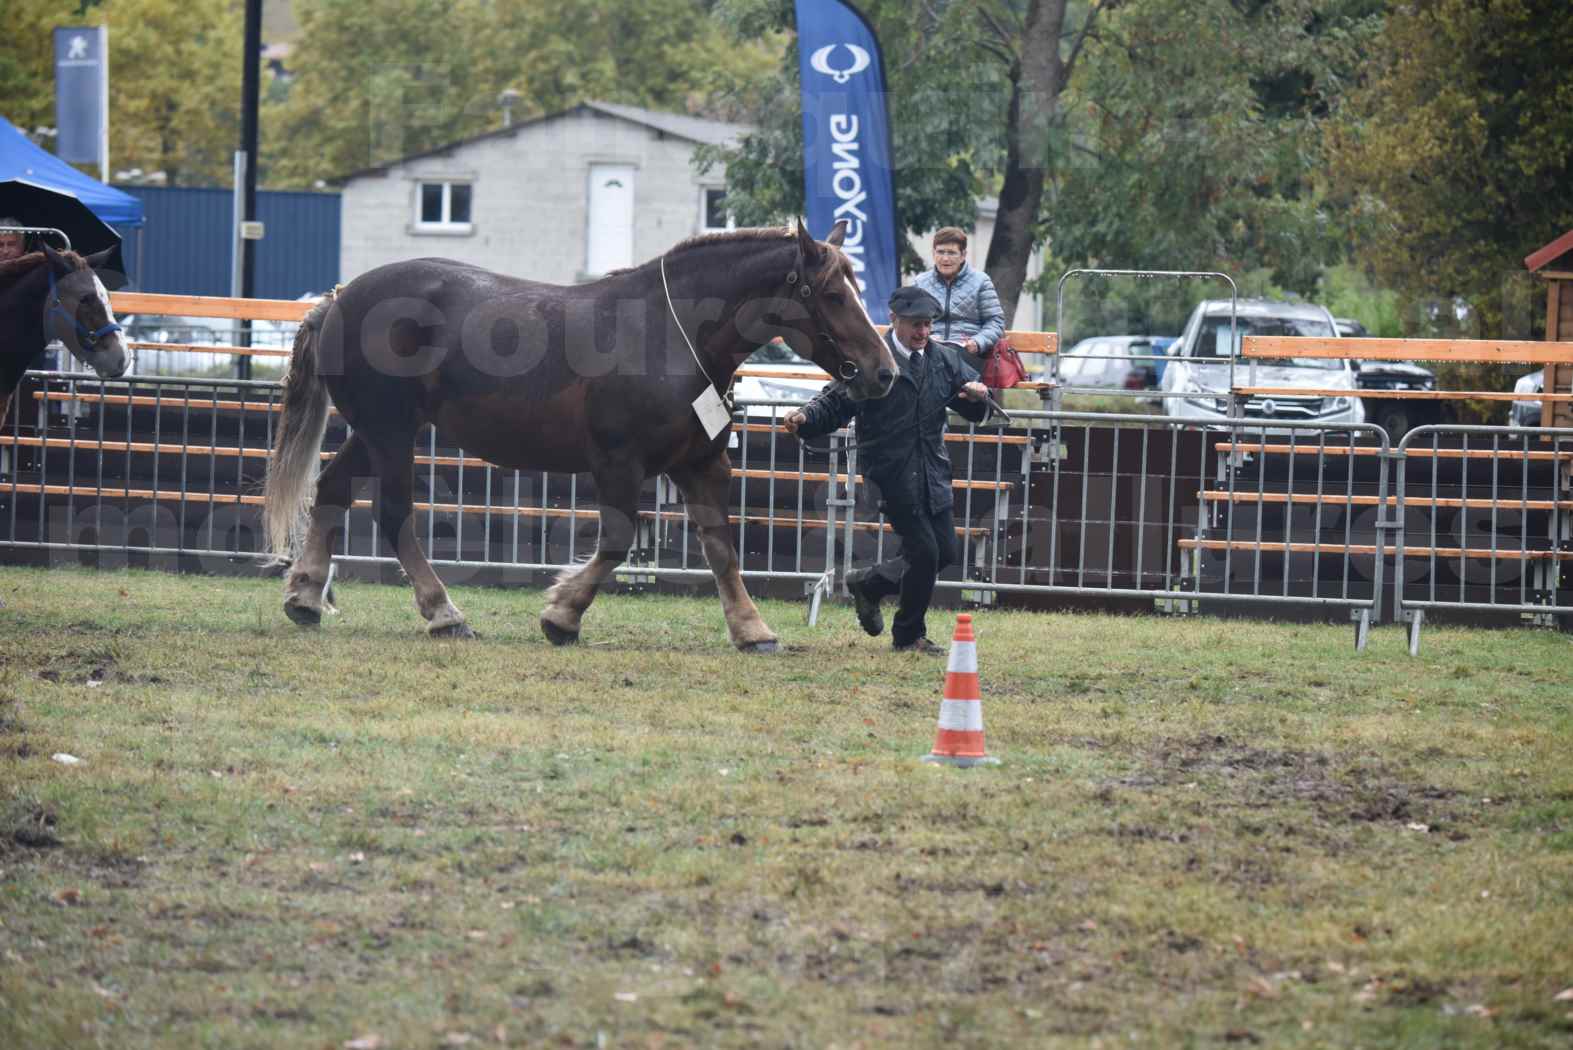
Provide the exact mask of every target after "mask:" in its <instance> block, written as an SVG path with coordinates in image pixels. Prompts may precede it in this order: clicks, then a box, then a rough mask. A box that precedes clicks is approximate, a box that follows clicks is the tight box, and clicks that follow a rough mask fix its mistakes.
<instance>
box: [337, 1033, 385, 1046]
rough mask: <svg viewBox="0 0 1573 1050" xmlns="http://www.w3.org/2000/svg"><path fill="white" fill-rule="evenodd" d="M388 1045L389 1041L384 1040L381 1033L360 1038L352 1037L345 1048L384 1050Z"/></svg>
mask: <svg viewBox="0 0 1573 1050" xmlns="http://www.w3.org/2000/svg"><path fill="white" fill-rule="evenodd" d="M387 1045H388V1044H387V1043H385V1042H383V1039H382V1036H380V1035H376V1034H372V1035H363V1036H361V1037H360V1038H358V1039H351V1040H349V1041H348V1042H346V1043H345V1044H344V1050H382V1048H383V1047H385V1046H387Z"/></svg>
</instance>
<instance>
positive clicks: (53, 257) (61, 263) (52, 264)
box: [38, 242, 71, 274]
mask: <svg viewBox="0 0 1573 1050" xmlns="http://www.w3.org/2000/svg"><path fill="white" fill-rule="evenodd" d="M38 247H39V248H40V249H42V250H43V253H44V258H45V259H47V260H48V261H49V268H50V269H51V270H54V271H55V273H57V274H63V273H68V272H70V270H71V264H70V263H68V262H66V258H65V256H63V255H61V254H60V253H59V252H57V251H55V250H54V249H53V248H51V247H50V246H49V244H48V243H47V242H43V243H40V244H39V246H38Z"/></svg>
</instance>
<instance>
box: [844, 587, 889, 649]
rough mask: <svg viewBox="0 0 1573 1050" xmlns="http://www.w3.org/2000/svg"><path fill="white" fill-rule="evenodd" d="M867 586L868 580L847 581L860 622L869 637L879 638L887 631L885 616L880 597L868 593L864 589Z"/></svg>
mask: <svg viewBox="0 0 1573 1050" xmlns="http://www.w3.org/2000/svg"><path fill="white" fill-rule="evenodd" d="M866 586H868V583H867V581H866V580H861V579H859V580H848V581H847V590H849V591H851V592H852V604H853V606H854V607H856V609H857V614H858V623H859V624H860V625H861V626H862V628H863V631H864V633H866V634H867V635H868V636H869V637H871V638H878V637H879V636H880V635H881V634H884V633H885V617H884V616H883V615H882V614H881V613H880V611H879V599H878V598H876V597H874V596H873V595H872V594H869V593H867V592H866V591H865V590H864V588H865V587H866Z"/></svg>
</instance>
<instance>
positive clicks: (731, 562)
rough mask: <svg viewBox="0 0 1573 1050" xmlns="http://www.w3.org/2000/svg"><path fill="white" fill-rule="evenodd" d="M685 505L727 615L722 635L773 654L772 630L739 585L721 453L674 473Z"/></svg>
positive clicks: (725, 460) (728, 480) (727, 466)
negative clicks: (706, 461) (685, 500)
mask: <svg viewBox="0 0 1573 1050" xmlns="http://www.w3.org/2000/svg"><path fill="white" fill-rule="evenodd" d="M671 477H672V480H673V481H675V482H677V485H678V487H679V488H681V489H682V490H683V495H684V497H685V498H686V499H687V501H688V518H689V520H690V521H692V522H693V523H694V524H695V525H696V526H697V527H698V529H699V537H700V540H701V542H702V543H703V544H704V548H705V561H707V562H709V563H710V571H711V573H713V574H714V575H715V582H716V590H717V591H718V592H719V593H720V595H721V611H722V612H723V613H724V614H725V615H726V629H727V633H728V634H730V635H731V638H732V644H733V645H735V646H737V647H738V648H739V649H741V650H742V651H743V652H752V653H773V652H775V651H776V649H777V648H779V646H778V645H777V642H776V636H775V632H774V631H772V630H771V629H770V628H769V626H768V625H767V624H766V623H765V621H764V618H763V617H761V616H760V615H759V609H758V608H757V607H756V606H755V605H754V600H753V599H752V598H750V597H749V596H748V588H746V587H744V586H743V574H742V573H741V572H740V571H739V569H738V560H737V548H735V547H733V546H732V529H731V526H730V525H729V524H728V522H727V516H726V511H727V495H728V493H729V492H730V490H731V485H732V461H731V459H730V458H729V457H728V456H727V455H726V453H725V452H723V453H722V454H721V455H719V456H717V457H716V458H715V459H712V460H710V461H709V462H708V463H705V464H702V465H700V466H697V467H692V468H685V469H682V470H676V471H673V472H672V474H671Z"/></svg>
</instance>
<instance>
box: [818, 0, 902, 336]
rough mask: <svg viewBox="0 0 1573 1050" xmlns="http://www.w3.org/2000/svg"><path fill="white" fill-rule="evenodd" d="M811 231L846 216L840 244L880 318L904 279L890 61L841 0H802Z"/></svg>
mask: <svg viewBox="0 0 1573 1050" xmlns="http://www.w3.org/2000/svg"><path fill="white" fill-rule="evenodd" d="M796 4H797V47H798V68H799V72H800V74H801V79H802V92H803V190H804V199H805V201H806V202H807V205H806V209H805V210H806V211H807V215H808V228H809V232H810V233H812V234H813V235H814V236H815V237H818V238H820V239H823V238H824V237H825V235H826V234H828V233H829V232H830V230H831V227H833V226H834V225H835V224H836V222H837V221H838V220H840V219H846V220H847V221H848V226H847V236H846V242H845V243H844V244H843V245H842V247H843V249H844V250H845V251H846V253H847V255H848V256H849V257H851V259H852V266H853V268H854V269H855V270H856V271H857V276H858V285H859V288H860V289H861V291H862V292H863V302H864V304H865V305H866V306H867V307H868V312H869V314H870V316H872V317H873V318H874V320H875V321H876V322H877V323H881V324H883V323H884V322H886V321H888V320H889V312H888V310H887V309H886V302H887V301H888V300H889V299H890V293H891V292H892V291H894V290H895V289H896V285H897V283H898V280H899V274H900V271H899V268H898V258H897V255H896V244H897V240H896V238H897V235H898V231H897V229H896V197H895V189H894V187H893V186H892V183H891V155H890V120H889V117H888V116H887V114H886V112H885V64H884V60H883V59H882V58H881V57H880V53H879V41H878V40H877V39H875V37H874V30H873V27H872V26H870V25H869V24H868V22H867V21H866V20H865V19H864V18H863V16H862V15H861V14H859V13H858V11H857V10H856V9H855V8H853V7H851V6H850V5H848V4H844V3H842V2H841V0H796Z"/></svg>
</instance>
